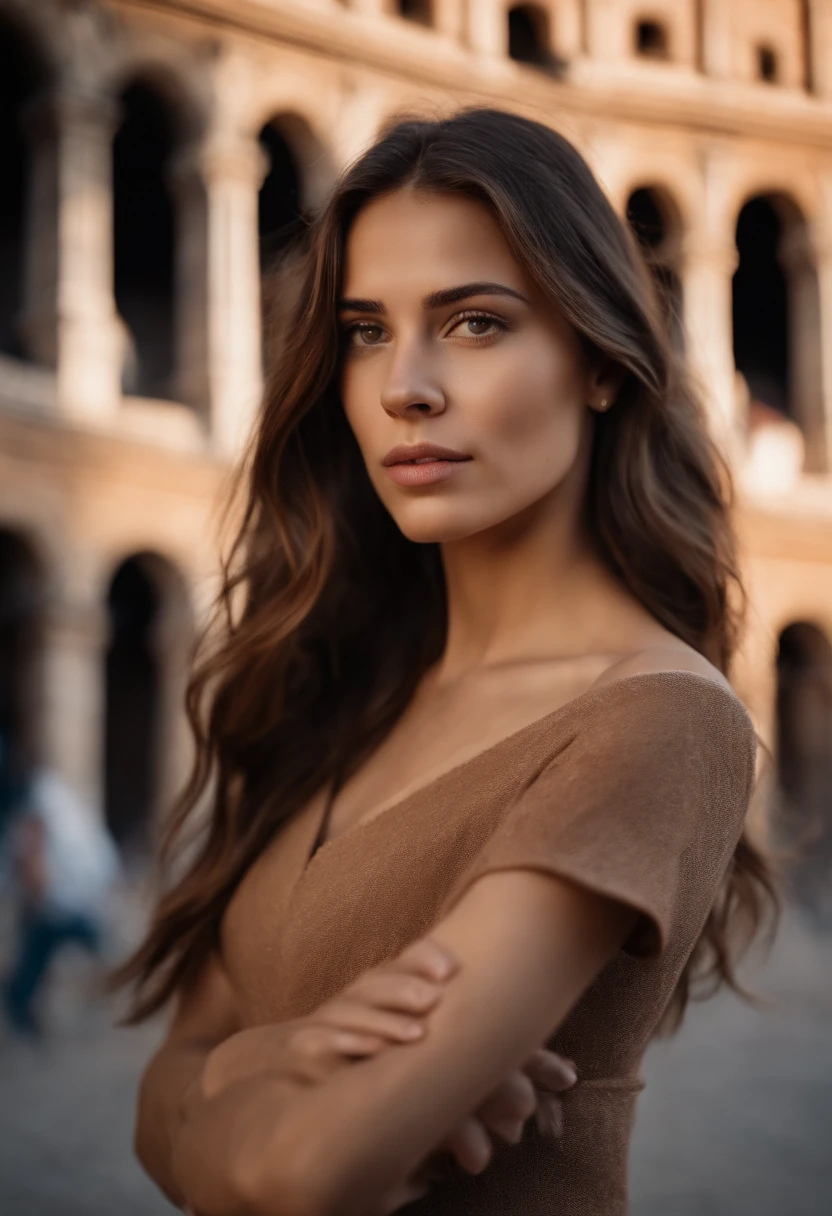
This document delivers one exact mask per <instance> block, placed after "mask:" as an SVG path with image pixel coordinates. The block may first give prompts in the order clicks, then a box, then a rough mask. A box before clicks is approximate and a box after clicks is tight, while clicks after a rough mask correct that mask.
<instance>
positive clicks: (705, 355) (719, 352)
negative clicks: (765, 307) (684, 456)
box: [681, 232, 739, 455]
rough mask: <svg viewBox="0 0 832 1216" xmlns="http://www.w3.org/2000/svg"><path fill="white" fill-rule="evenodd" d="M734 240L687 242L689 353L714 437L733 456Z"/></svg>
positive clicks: (698, 236)
mask: <svg viewBox="0 0 832 1216" xmlns="http://www.w3.org/2000/svg"><path fill="white" fill-rule="evenodd" d="M738 262H739V255H738V253H737V247H736V245H735V244H734V242H733V241H728V240H727V239H719V238H717V237H716V236H708V235H706V234H704V233H696V232H691V233H689V234H688V235H687V237H686V238H685V239H684V240H683V242H682V267H681V277H682V307H683V315H684V322H685V336H686V343H685V349H686V351H687V355H688V359H689V362H690V365H691V369H692V371H693V372H694V374H695V375H696V377H697V379H698V381H699V383H700V385H701V387H702V389H703V391H704V394H705V404H706V406H707V409H708V416H709V419H710V423H711V430H712V434H713V437H714V438H715V439H716V440H717V442H718V443H719V444H720V446H721V447H722V449H723V451H724V452H725V453H726V454H728V455H733V454H734V453H735V450H736V447H737V441H738V436H737V433H736V432H737V422H738V420H737V419H736V417H735V410H734V347H733V317H732V312H733V309H732V290H731V279H732V277H733V274H734V271H735V270H736V268H737V265H738Z"/></svg>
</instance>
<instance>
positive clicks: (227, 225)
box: [171, 137, 267, 457]
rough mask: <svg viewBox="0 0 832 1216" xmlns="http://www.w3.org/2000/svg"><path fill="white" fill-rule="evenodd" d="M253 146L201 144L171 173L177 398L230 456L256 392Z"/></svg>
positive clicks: (260, 157) (259, 172)
mask: <svg viewBox="0 0 832 1216" xmlns="http://www.w3.org/2000/svg"><path fill="white" fill-rule="evenodd" d="M266 169H267V161H266V157H265V156H264V153H263V150H262V149H261V147H260V145H259V143H258V142H257V140H256V139H253V138H249V139H243V138H234V139H231V138H230V137H228V138H217V137H214V138H211V137H209V138H208V139H206V140H205V141H203V142H202V143H200V144H198V145H195V146H192V147H190V148H188V149H186V150H185V151H184V152H183V153H182V154H181V155H180V156H179V157H178V158H177V159H176V161H175V162H174V163H173V165H172V166H171V176H172V181H173V183H174V188H175V192H176V197H177V229H178V232H177V293H176V295H177V308H178V310H179V312H178V317H177V322H178V324H177V332H178V335H179V351H178V360H177V366H178V369H179V377H180V382H179V396H180V399H181V400H183V401H186V402H187V403H188V404H190V405H192V406H193V407H194V408H195V409H197V410H198V411H199V412H200V413H201V414H202V416H203V418H204V420H205V424H206V427H207V429H208V431H209V433H210V435H211V437H212V440H213V443H214V446H215V447H216V450H217V451H218V452H220V453H222V454H223V455H226V456H229V457H233V456H234V455H236V453H237V452H238V451H239V448H240V445H241V444H242V442H243V441H244V439H245V437H246V435H247V434H248V432H249V429H250V427H251V424H252V421H253V418H254V414H255V412H256V409H257V406H258V403H259V399H260V394H261V392H262V376H263V373H262V354H261V322H260V267H259V259H258V250H257V200H258V192H259V189H260V186H261V184H262V181H263V177H264V176H265V172H266Z"/></svg>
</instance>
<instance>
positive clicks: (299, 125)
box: [252, 100, 338, 210]
mask: <svg viewBox="0 0 832 1216" xmlns="http://www.w3.org/2000/svg"><path fill="white" fill-rule="evenodd" d="M267 128H271V129H272V130H274V131H275V132H276V133H277V134H278V135H279V137H280V139H281V140H282V141H283V142H284V143H285V145H286V149H287V151H288V153H289V155H291V156H292V157H293V159H294V161H295V163H296V165H297V170H298V175H299V183H298V194H299V204H300V206H301V208H302V209H304V210H307V209H311V210H314V209H316V208H317V207H319V206H320V205H321V204H322V203H323V202H324V200H325V199H326V197H327V195H328V194H329V191H330V190H331V188H332V185H333V183H334V181H335V178H336V177H337V174H338V170H337V167H336V163H335V158H334V156H333V153H332V148H331V143H330V140H329V138H328V136H327V135H326V133H325V129H326V123H325V119H324V116H323V115H318V114H312V113H310V112H309V111H308V110H307V109H305V108H301V107H300V106H298V105H296V104H294V102H293V101H289V100H287V101H286V102H285V103H275V104H273V105H271V106H269V107H268V108H265V109H264V108H262V107H261V108H260V109H259V110H258V113H257V115H256V116H255V118H254V122H253V124H252V130H253V132H254V134H255V136H256V138H258V139H260V138H261V136H262V134H263V132H264V131H265V130H266V129H267Z"/></svg>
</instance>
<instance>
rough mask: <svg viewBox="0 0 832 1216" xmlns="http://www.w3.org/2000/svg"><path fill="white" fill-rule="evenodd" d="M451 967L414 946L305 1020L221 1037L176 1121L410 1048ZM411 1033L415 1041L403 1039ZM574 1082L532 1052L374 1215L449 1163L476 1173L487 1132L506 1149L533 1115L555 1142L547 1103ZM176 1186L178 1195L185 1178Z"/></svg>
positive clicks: (555, 1105) (554, 1117)
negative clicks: (253, 1091) (210, 1104)
mask: <svg viewBox="0 0 832 1216" xmlns="http://www.w3.org/2000/svg"><path fill="white" fill-rule="evenodd" d="M457 967H458V963H457V960H456V959H454V958H452V957H451V956H450V955H449V954H448V953H447V951H446V950H445V949H444V948H443V947H441V946H439V944H438V943H436V942H434V941H432V940H431V939H430V938H421V939H419V940H417V941H416V942H413V943H412V944H411V945H410V946H408V947H407V948H406V949H405V950H404V951H402V953H401V954H400V955H398V956H397V957H396V958H394V959H392V960H389V961H387V962H385V963H382V964H380V965H379V966H378V967H374V968H372V969H370V970H368V971H366V972H364V973H363V974H362V975H360V976H359V977H358V978H357V979H356V980H355V981H353V983H352V984H350V985H349V986H348V987H347V988H345V989H344V990H343V991H342V992H341V993H339V994H337V996H335V997H333V998H332V999H331V1000H329V1001H327V1002H325V1003H324V1004H323V1005H321V1006H320V1007H319V1008H318V1009H316V1010H314V1011H313V1012H312V1013H311V1014H308V1015H307V1016H305V1017H301V1018H297V1019H293V1020H291V1021H287V1022H280V1023H276V1024H273V1025H266V1026H259V1027H254V1028H252V1029H249V1030H245V1031H241V1032H238V1033H237V1034H234V1035H232V1036H230V1037H229V1038H228V1039H226V1040H225V1041H224V1042H223V1043H221V1044H220V1045H219V1046H218V1047H216V1048H215V1049H214V1050H213V1051H212V1052H211V1053H210V1054H209V1056H208V1057H207V1059H206V1063H205V1066H204V1068H203V1070H202V1074H201V1077H200V1078H199V1080H198V1082H197V1083H196V1084H195V1086H192V1087H191V1089H190V1090H189V1091H188V1092H187V1093H186V1094H185V1095H184V1097H183V1102H182V1104H181V1106H180V1113H181V1116H182V1118H183V1120H187V1119H194V1118H198V1117H199V1107H200V1105H201V1104H202V1103H203V1102H206V1101H210V1100H212V1099H215V1098H218V1097H220V1096H221V1095H222V1094H223V1093H224V1092H225V1091H226V1090H227V1089H229V1088H230V1087H232V1086H234V1085H235V1084H237V1083H239V1082H245V1081H255V1082H257V1081H262V1082H264V1083H265V1085H266V1086H268V1085H269V1084H270V1082H271V1083H274V1084H276V1085H277V1087H278V1088H280V1089H283V1090H284V1091H285V1092H286V1093H287V1094H288V1093H289V1092H290V1089H291V1087H292V1086H296V1087H297V1086H310V1085H316V1084H320V1083H321V1082H323V1081H325V1080H326V1079H327V1077H329V1076H330V1075H332V1074H333V1073H334V1072H336V1071H338V1070H339V1069H341V1068H344V1067H347V1066H348V1065H349V1064H351V1063H352V1062H353V1061H354V1060H356V1059H360V1058H363V1057H367V1056H372V1055H376V1054H378V1053H380V1052H382V1051H384V1050H385V1049H386V1048H387V1047H388V1046H389V1045H390V1044H391V1043H400V1044H403V1043H407V1042H418V1041H419V1040H420V1038H421V1037H422V1036H423V1034H424V1033H425V1031H426V1029H427V1027H426V1017H427V1014H428V1013H430V1012H431V1011H432V1010H433V1009H435V1008H436V1006H437V1004H438V1002H439V1000H440V999H441V997H442V993H443V991H444V987H445V984H446V983H447V982H448V980H449V979H450V978H452V976H453V974H454V973H455V971H456V969H457ZM412 1026H416V1027H417V1029H418V1031H419V1033H417V1034H415V1035H413V1034H412V1033H411V1032H410V1029H409V1028H410V1027H412ZM269 1074H271V1077H270V1076H269ZM574 1081H575V1074H574V1069H573V1068H572V1067H571V1066H570V1063H569V1062H568V1061H564V1060H562V1059H561V1057H559V1056H557V1055H556V1054H555V1053H553V1052H549V1051H546V1050H545V1049H542V1048H541V1049H539V1050H538V1051H536V1052H535V1053H534V1055H533V1056H532V1057H530V1059H529V1060H528V1061H526V1063H525V1064H524V1065H523V1066H522V1067H521V1068H520V1069H517V1070H515V1071H514V1072H512V1073H510V1074H509V1075H508V1076H507V1077H505V1078H504V1079H503V1081H502V1082H501V1083H500V1084H499V1085H498V1086H497V1087H495V1089H494V1090H492V1092H491V1093H490V1094H489V1095H488V1096H487V1098H486V1099H485V1100H484V1102H483V1103H482V1104H481V1105H480V1107H479V1108H478V1109H477V1110H476V1111H474V1112H472V1113H471V1115H469V1116H467V1117H466V1118H465V1119H463V1120H462V1121H461V1123H460V1124H459V1125H458V1126H457V1127H456V1128H455V1129H454V1130H453V1131H452V1132H451V1133H450V1134H449V1135H448V1136H447V1137H446V1138H445V1140H444V1141H443V1142H442V1143H441V1144H440V1145H439V1146H438V1147H437V1149H436V1150H435V1151H434V1153H433V1154H431V1156H430V1157H429V1158H428V1159H427V1160H426V1161H425V1162H423V1163H422V1165H421V1166H420V1167H419V1168H418V1170H417V1171H416V1172H415V1173H414V1175H413V1176H412V1177H411V1178H410V1179H408V1181H407V1183H405V1184H403V1185H402V1187H400V1188H398V1189H397V1191H396V1193H395V1194H391V1195H388V1196H386V1197H385V1198H384V1200H383V1201H382V1202H381V1206H380V1207H379V1210H378V1216H387V1213H392V1212H395V1211H397V1210H398V1208H399V1207H402V1206H403V1205H404V1204H406V1203H409V1202H411V1201H412V1200H413V1199H415V1198H417V1197H419V1196H421V1195H423V1194H425V1193H426V1191H427V1190H428V1189H429V1188H430V1185H431V1184H432V1183H434V1182H437V1181H440V1180H441V1179H443V1178H445V1177H447V1176H448V1170H449V1167H450V1168H451V1169H452V1168H453V1162H454V1160H455V1161H456V1163H457V1164H458V1165H459V1166H460V1167H461V1168H462V1169H464V1170H466V1171H467V1172H469V1173H479V1172H481V1171H482V1170H483V1169H484V1168H485V1167H486V1165H487V1164H488V1161H489V1160H490V1158H491V1154H492V1151H493V1145H492V1140H491V1136H490V1134H489V1133H494V1134H495V1135H497V1136H498V1137H500V1138H501V1139H503V1140H504V1141H506V1142H508V1143H513V1144H516V1143H517V1142H518V1141H519V1139H520V1138H521V1136H522V1132H523V1128H524V1125H525V1123H526V1121H527V1120H528V1119H529V1118H530V1117H531V1116H532V1115H533V1114H534V1115H535V1116H536V1120H537V1125H538V1128H539V1129H540V1131H541V1132H543V1133H546V1132H548V1133H549V1134H555V1135H557V1134H558V1132H559V1121H560V1102H559V1098H558V1096H557V1095H558V1093H560V1092H561V1091H563V1090H565V1089H568V1088H569V1087H570V1086H571V1085H572V1084H574ZM278 1083H279V1084H278ZM538 1087H539V1089H538ZM181 1182H182V1184H183V1186H184V1189H185V1190H186V1192H187V1185H186V1180H185V1179H184V1178H183V1179H181Z"/></svg>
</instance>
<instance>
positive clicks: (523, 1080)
mask: <svg viewBox="0 0 832 1216" xmlns="http://www.w3.org/2000/svg"><path fill="white" fill-rule="evenodd" d="M537 1106H538V1098H537V1092H536V1090H535V1087H534V1085H533V1084H532V1082H531V1081H530V1080H529V1078H528V1077H527V1076H526V1075H525V1074H524V1073H522V1072H519V1071H516V1072H512V1073H509V1075H508V1076H507V1077H505V1078H504V1079H503V1080H502V1081H501V1082H500V1083H499V1085H496V1086H495V1087H494V1089H492V1091H491V1093H490V1094H489V1095H488V1097H487V1098H486V1099H485V1101H484V1102H482V1103H481V1104H480V1106H478V1107H477V1109H476V1111H475V1112H474V1113H475V1115H476V1117H477V1119H478V1120H480V1122H481V1123H482V1124H483V1126H484V1127H485V1128H487V1129H488V1131H490V1132H496V1134H497V1135H498V1136H500V1137H502V1139H503V1140H506V1141H507V1142H508V1143H509V1144H517V1143H518V1142H519V1140H520V1138H521V1136H522V1135H523V1125H524V1123H525V1122H526V1120H527V1119H529V1118H531V1116H532V1115H533V1114H534V1113H535V1111H536V1110H537Z"/></svg>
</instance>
